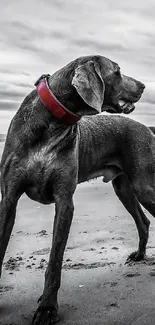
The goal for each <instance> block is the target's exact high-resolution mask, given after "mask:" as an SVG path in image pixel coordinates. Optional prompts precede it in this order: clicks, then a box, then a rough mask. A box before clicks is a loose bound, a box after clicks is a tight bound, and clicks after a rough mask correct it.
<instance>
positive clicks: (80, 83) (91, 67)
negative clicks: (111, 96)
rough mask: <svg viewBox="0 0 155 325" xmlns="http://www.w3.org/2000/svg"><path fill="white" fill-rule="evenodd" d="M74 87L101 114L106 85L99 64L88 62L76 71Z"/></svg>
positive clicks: (73, 81)
mask: <svg viewBox="0 0 155 325" xmlns="http://www.w3.org/2000/svg"><path fill="white" fill-rule="evenodd" d="M72 85H73V86H74V87H75V89H76V91H77V92H78V94H79V95H80V96H81V97H82V99H83V100H84V101H85V102H86V103H87V104H88V105H89V106H90V107H92V108H94V109H96V110H97V111H98V112H99V113H100V112H101V107H102V104H103V100H104V90H105V85H104V81H103V79H102V76H101V72H100V67H99V65H98V63H97V62H93V61H88V62H86V63H84V64H82V65H80V66H78V67H77V68H76V69H75V75H74V77H73V79H72Z"/></svg>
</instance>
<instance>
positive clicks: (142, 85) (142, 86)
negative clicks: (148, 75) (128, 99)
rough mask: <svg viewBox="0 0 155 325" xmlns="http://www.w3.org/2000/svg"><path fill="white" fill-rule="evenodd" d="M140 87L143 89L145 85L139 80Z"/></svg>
mask: <svg viewBox="0 0 155 325" xmlns="http://www.w3.org/2000/svg"><path fill="white" fill-rule="evenodd" d="M140 84H141V89H142V90H144V89H145V85H144V84H143V83H142V82H141V83H140Z"/></svg>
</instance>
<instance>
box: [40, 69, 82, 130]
mask: <svg viewBox="0 0 155 325" xmlns="http://www.w3.org/2000/svg"><path fill="white" fill-rule="evenodd" d="M49 76H50V75H42V76H41V77H40V78H39V79H38V80H37V81H36V83H35V86H36V88H37V92H38V95H39V97H40V100H41V101H42V103H43V104H44V106H45V107H46V108H47V109H48V110H49V111H50V112H51V113H52V115H53V116H55V117H57V118H58V119H59V120H61V121H62V122H63V123H64V124H68V125H71V124H74V123H76V122H77V121H78V120H79V119H80V117H79V116H78V115H76V114H74V113H72V112H70V111H69V110H68V109H67V108H66V107H65V106H63V104H61V103H60V102H59V100H58V99H57V98H56V97H55V96H54V95H53V93H52V92H51V90H50V88H49V86H48V77H49Z"/></svg>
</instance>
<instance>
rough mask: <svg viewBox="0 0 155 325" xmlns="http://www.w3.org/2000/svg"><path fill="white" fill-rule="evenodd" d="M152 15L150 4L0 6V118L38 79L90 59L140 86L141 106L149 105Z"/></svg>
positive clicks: (153, 72)
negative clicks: (107, 63)
mask: <svg viewBox="0 0 155 325" xmlns="http://www.w3.org/2000/svg"><path fill="white" fill-rule="evenodd" d="M154 15H155V2H154V0H148V1H147V2H146V1H141V0H137V1H135V0H130V1H124V0H118V1H113V0H108V1H102V0H96V1H94V0H86V1H83V0H79V1H76V0H74V1H73V0H65V1H63V0H53V1H50V0H45V1H41V0H33V1H31V0H23V1H20V2H19V1H18V0H14V1H12V2H10V1H9V0H2V1H1V19H0V30H1V34H0V47H1V49H2V50H1V59H0V76H1V77H0V112H1V111H2V110H8V111H11V110H12V109H17V107H18V105H19V101H21V100H22V99H23V97H24V96H25V95H26V94H27V93H28V92H29V91H31V89H33V87H34V86H33V84H34V82H35V80H36V79H37V78H38V77H39V76H40V75H41V74H42V73H50V74H52V73H53V72H55V71H56V70H57V69H59V68H60V67H62V66H63V65H65V64H67V63H68V62H69V61H71V60H73V59H75V58H76V57H78V56H81V55H90V54H100V55H104V56H107V57H109V58H111V59H112V60H113V61H115V62H118V63H119V65H120V66H121V70H122V72H123V73H124V74H127V75H131V76H133V77H134V78H136V79H139V80H141V81H143V82H144V83H145V84H146V90H145V92H144V95H143V97H142V100H141V104H143V103H147V104H148V105H149V103H150V105H151V104H154V102H155V95H154V94H155V55H154V53H155V38H154V29H153V26H154ZM17 104H18V105H17ZM143 105H144V104H143ZM151 107H152V106H151Z"/></svg>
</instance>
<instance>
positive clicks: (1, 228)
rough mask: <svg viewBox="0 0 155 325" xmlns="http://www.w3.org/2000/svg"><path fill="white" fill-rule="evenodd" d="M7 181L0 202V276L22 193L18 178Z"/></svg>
mask: <svg viewBox="0 0 155 325" xmlns="http://www.w3.org/2000/svg"><path fill="white" fill-rule="evenodd" d="M7 180H9V181H7V182H6V181H5V182H4V181H3V180H1V182H2V189H1V192H2V198H1V202H0V274H1V269H2V263H3V259H4V255H5V251H6V248H7V245H8V242H9V238H10V235H11V232H12V229H13V225H14V221H15V215H16V206H17V202H18V199H19V197H20V196H21V194H22V193H23V191H22V188H21V184H20V182H19V179H18V178H15V177H14V175H10V177H7Z"/></svg>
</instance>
